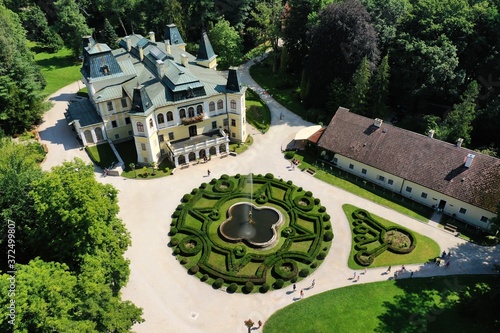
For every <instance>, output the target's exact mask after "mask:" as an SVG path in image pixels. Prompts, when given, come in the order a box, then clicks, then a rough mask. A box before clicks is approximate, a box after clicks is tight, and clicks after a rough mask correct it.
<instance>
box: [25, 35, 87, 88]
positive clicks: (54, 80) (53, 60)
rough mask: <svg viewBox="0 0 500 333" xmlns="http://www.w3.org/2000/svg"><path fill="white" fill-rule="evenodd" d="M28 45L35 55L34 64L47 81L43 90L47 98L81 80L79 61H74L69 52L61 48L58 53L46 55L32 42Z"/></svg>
mask: <svg viewBox="0 0 500 333" xmlns="http://www.w3.org/2000/svg"><path fill="white" fill-rule="evenodd" d="M28 45H29V47H30V48H31V51H33V53H34V54H35V62H36V63H37V65H38V66H40V67H41V69H42V74H43V76H44V77H45V81H47V86H46V87H45V89H44V90H43V93H44V94H46V95H47V96H48V95H51V94H53V93H55V92H56V91H58V90H59V89H61V88H62V87H65V86H67V85H68V84H70V83H73V82H75V81H78V80H81V78H82V74H81V73H80V68H81V65H82V64H81V61H80V60H78V59H75V57H74V56H73V55H72V52H71V50H69V49H67V48H62V49H61V50H60V51H59V52H56V53H48V52H46V51H45V50H44V49H42V48H40V47H38V46H36V43H34V42H29V43H28ZM82 87H83V84H82Z"/></svg>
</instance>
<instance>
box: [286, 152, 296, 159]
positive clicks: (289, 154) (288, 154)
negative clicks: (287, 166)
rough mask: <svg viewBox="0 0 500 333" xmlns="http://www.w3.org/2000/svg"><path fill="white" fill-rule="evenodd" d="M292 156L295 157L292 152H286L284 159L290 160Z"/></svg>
mask: <svg viewBox="0 0 500 333" xmlns="http://www.w3.org/2000/svg"><path fill="white" fill-rule="evenodd" d="M294 156H295V152H293V151H287V152H286V153H285V158H286V159H287V160H291V159H292V158H293V157H294Z"/></svg>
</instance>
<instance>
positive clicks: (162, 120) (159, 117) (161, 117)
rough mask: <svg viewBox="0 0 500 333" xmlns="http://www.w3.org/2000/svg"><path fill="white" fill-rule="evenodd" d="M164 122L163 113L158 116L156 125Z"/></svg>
mask: <svg viewBox="0 0 500 333" xmlns="http://www.w3.org/2000/svg"><path fill="white" fill-rule="evenodd" d="M164 122H165V116H164V115H163V113H160V114H159V115H158V124H163V123H164Z"/></svg>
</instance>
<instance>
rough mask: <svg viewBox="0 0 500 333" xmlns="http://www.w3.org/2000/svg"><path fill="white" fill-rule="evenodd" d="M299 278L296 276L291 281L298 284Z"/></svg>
mask: <svg viewBox="0 0 500 333" xmlns="http://www.w3.org/2000/svg"><path fill="white" fill-rule="evenodd" d="M297 280H298V277H296V276H294V277H293V278H291V279H290V282H292V283H295V282H297Z"/></svg>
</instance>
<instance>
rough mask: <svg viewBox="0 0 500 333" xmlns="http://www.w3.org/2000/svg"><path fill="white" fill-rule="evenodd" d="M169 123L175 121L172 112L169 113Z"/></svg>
mask: <svg viewBox="0 0 500 333" xmlns="http://www.w3.org/2000/svg"><path fill="white" fill-rule="evenodd" d="M167 121H174V113H173V112H172V111H168V112H167Z"/></svg>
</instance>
